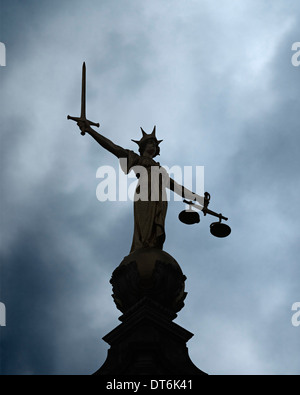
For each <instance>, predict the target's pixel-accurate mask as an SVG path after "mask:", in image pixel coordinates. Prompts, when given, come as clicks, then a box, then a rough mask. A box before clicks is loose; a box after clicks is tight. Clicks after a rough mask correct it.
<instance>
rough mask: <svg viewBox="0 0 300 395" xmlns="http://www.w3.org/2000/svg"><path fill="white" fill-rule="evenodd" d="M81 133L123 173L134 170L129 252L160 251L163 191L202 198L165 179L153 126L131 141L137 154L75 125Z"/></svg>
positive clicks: (164, 203)
mask: <svg viewBox="0 0 300 395" xmlns="http://www.w3.org/2000/svg"><path fill="white" fill-rule="evenodd" d="M77 124H78V126H79V128H80V129H81V131H82V134H84V133H88V134H89V135H91V136H92V137H93V138H94V139H95V140H96V141H97V142H98V143H99V144H100V145H101V146H102V147H103V148H105V149H106V150H107V151H109V152H111V153H112V154H114V155H115V156H116V157H117V158H119V159H121V161H120V164H121V168H122V170H123V171H124V172H125V174H128V173H129V172H130V171H131V170H134V172H135V173H136V176H137V178H138V179H139V182H138V185H137V188H136V192H135V198H134V234H133V241H132V246H131V250H130V252H133V251H136V250H138V249H140V248H148V247H155V248H159V249H163V244H164V241H165V238H166V234H165V218H166V213H167V208H168V202H167V194H166V189H167V188H169V189H170V190H172V191H174V192H175V193H177V194H179V195H180V196H182V197H184V198H186V199H189V200H196V201H198V202H199V203H200V204H203V200H204V198H203V197H201V196H199V195H197V194H194V193H193V192H191V191H190V190H188V189H186V188H184V187H183V186H181V185H179V184H178V183H176V181H174V180H173V179H172V178H171V177H169V175H168V173H167V171H166V170H165V169H164V168H163V167H161V166H160V163H159V162H156V161H155V160H154V159H153V158H155V157H156V156H157V155H159V153H160V147H159V144H160V143H161V142H162V140H157V138H156V127H155V126H154V129H153V131H152V133H151V134H147V133H145V131H144V130H143V129H142V128H141V130H142V133H143V136H142V138H141V139H140V140H139V141H137V140H132V141H134V142H135V143H137V144H138V146H139V153H140V154H139V155H138V154H136V153H135V152H133V151H131V150H128V149H124V148H122V147H120V146H118V145H116V144H114V143H113V142H112V141H110V140H109V139H108V138H106V137H104V136H102V135H101V134H99V133H97V132H96V131H95V130H94V129H92V128H91V126H90V124H89V122H82V121H80V122H78V123H77Z"/></svg>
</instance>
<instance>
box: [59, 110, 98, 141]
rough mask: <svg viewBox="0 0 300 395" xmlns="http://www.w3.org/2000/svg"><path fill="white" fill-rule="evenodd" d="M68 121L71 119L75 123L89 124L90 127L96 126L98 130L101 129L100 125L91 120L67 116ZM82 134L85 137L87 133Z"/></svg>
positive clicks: (82, 132)
mask: <svg viewBox="0 0 300 395" xmlns="http://www.w3.org/2000/svg"><path fill="white" fill-rule="evenodd" d="M67 119H71V120H72V121H75V122H77V123H78V122H84V123H88V124H89V126H96V127H97V128H99V127H100V123H95V122H92V121H89V120H88V119H86V118H81V117H80V118H78V117H71V116H70V115H68V116H67ZM80 134H81V135H82V136H84V135H85V132H84V131H81V133H80Z"/></svg>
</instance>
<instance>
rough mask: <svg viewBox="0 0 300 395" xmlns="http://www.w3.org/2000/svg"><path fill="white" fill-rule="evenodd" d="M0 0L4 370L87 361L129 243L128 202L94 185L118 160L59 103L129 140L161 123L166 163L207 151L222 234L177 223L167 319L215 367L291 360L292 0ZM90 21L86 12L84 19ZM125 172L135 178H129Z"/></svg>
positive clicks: (73, 368)
mask: <svg viewBox="0 0 300 395" xmlns="http://www.w3.org/2000/svg"><path fill="white" fill-rule="evenodd" d="M73 5H74V6H73V8H72V11H70V7H69V2H61V1H60V2H58V1H52V2H38V1H33V0H32V1H29V2H26V6H25V5H24V4H23V2H20V1H15V0H12V1H10V2H9V3H7V4H5V5H1V37H0V40H1V41H3V42H5V43H6V46H7V53H8V56H7V67H5V68H1V70H0V78H1V95H0V101H1V113H0V122H1V186H2V187H1V207H2V214H1V246H0V247H1V255H2V256H1V297H0V301H1V302H4V303H5V304H6V307H7V327H6V328H1V329H0V330H1V356H0V358H1V373H2V374H85V373H86V374H89V373H92V372H93V371H95V370H97V369H98V368H99V367H100V365H101V364H102V363H103V361H104V360H105V357H106V350H107V348H108V346H107V345H106V344H104V342H103V341H102V340H101V338H102V336H104V335H105V334H106V333H107V332H109V331H110V330H111V329H113V328H114V327H115V326H116V325H117V324H118V320H117V317H118V316H119V312H118V311H117V310H116V308H115V307H114V304H113V301H112V298H111V296H110V295H111V287H110V284H109V279H110V275H111V273H112V271H113V270H114V268H115V267H116V266H117V265H118V264H119V262H121V260H122V258H123V257H124V256H125V255H127V254H128V252H129V249H130V245H131V237H132V231H133V218H132V213H133V209H132V202H117V203H116V202H104V203H100V202H98V201H97V199H96V187H97V185H98V183H99V180H97V179H96V170H97V168H98V167H99V166H101V165H111V166H113V167H114V168H115V169H116V171H117V172H118V163H117V160H116V158H114V157H112V156H110V155H109V154H108V153H106V152H103V150H101V149H100V147H98V146H97V145H96V143H95V142H94V141H92V140H91V139H90V138H89V136H87V137H85V138H82V137H81V136H80V134H79V132H78V131H77V130H76V126H75V124H73V123H71V121H67V120H66V115H67V114H68V113H71V114H70V115H77V112H79V98H80V74H81V64H82V61H83V60H86V61H87V65H88V115H89V117H91V118H93V120H95V121H96V122H98V121H100V122H101V125H102V129H101V130H102V132H103V133H104V134H105V135H107V136H109V137H110V138H111V139H112V140H114V141H115V142H116V143H118V144H121V145H124V146H125V147H126V148H130V149H135V147H133V145H132V144H131V143H130V139H131V138H138V137H139V135H140V131H139V127H140V126H143V127H144V129H145V130H152V128H153V125H154V124H156V125H157V134H158V135H159V138H162V139H164V142H163V143H162V145H161V157H160V158H159V160H160V162H161V163H162V164H166V165H168V166H169V167H171V166H172V165H180V166H184V165H192V166H199V165H204V166H205V189H206V190H208V191H209V192H210V193H211V195H212V201H211V208H212V209H213V210H215V211H217V212H220V211H222V213H223V214H224V215H227V216H229V218H230V226H231V227H232V234H231V236H230V237H229V238H228V239H226V240H218V239H215V238H213V237H212V236H211V235H210V233H209V224H210V222H212V221H213V220H214V219H213V218H209V217H208V216H207V217H205V218H204V217H203V216H202V219H201V223H200V224H199V225H195V226H193V227H186V226H184V225H183V224H182V223H180V222H179V221H178V214H179V212H180V211H181V210H183V208H184V206H183V205H182V203H180V202H170V204H169V212H168V217H167V241H166V244H165V249H166V251H168V252H169V253H170V254H171V255H173V256H174V257H175V259H177V261H178V262H179V263H180V265H181V266H182V269H183V271H184V273H185V275H186V276H187V278H188V279H187V291H188V297H187V300H186V307H185V309H183V310H182V311H181V312H180V313H179V316H178V318H177V322H178V323H179V324H180V325H182V326H183V327H185V328H187V329H188V330H191V331H192V332H193V333H195V336H194V338H193V339H192V340H191V341H190V342H189V344H190V346H189V349H190V355H191V357H192V360H193V362H194V363H195V364H196V365H198V366H199V367H200V368H201V369H203V370H204V371H207V372H208V373H211V374H213V373H220V374H228V373H239V374H241V373H245V374H247V373H267V374H280V373H285V374H288V373H291V374H298V373H299V353H298V349H299V339H300V338H299V328H295V327H293V326H292V325H291V316H292V312H291V306H292V304H293V303H294V302H296V301H299V298H300V296H299V281H298V279H299V274H300V273H299V264H298V257H299V243H298V237H297V232H298V228H297V226H298V225H297V224H298V221H299V214H298V212H297V207H298V195H299V180H298V179H299V177H298V169H299V155H298V147H299V137H298V136H299V133H298V129H299V122H298V119H297V118H298V116H297V115H298V112H299V111H298V109H299V106H300V103H299V72H300V68H295V67H293V66H292V64H291V55H292V51H291V45H292V43H293V42H295V41H299V29H298V25H299V23H298V21H299V17H300V8H299V6H298V5H296V4H295V2H290V1H288V2H286V3H285V4H284V5H283V3H281V2H278V1H277V2H276V1H275V2H274V1H272V2H265V3H264V4H261V2H258V1H255V2H247V1H245V2H243V3H239V5H237V4H236V3H234V4H233V3H232V2H225V3H224V2H218V1H215V2H206V1H205V2H203V4H202V5H201V7H200V6H199V4H198V3H197V2H190V4H189V6H186V5H184V6H183V4H182V2H180V1H176V2H175V4H174V2H173V1H172V2H165V3H164V4H163V5H162V3H161V2H158V1H153V2H151V3H149V4H148V3H147V5H146V6H145V4H144V3H140V2H137V1H135V0H132V1H128V2H126V5H124V3H121V2H111V1H102V2H98V1H92V0H91V1H86V2H85V3H80V2H76V1H75V2H73ZM83 20H84V21H85V23H84V24H83V23H82V21H83ZM131 182H132V180H130V183H131Z"/></svg>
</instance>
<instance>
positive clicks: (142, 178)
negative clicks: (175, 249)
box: [67, 63, 230, 312]
mask: <svg viewBox="0 0 300 395" xmlns="http://www.w3.org/2000/svg"><path fill="white" fill-rule="evenodd" d="M85 104H86V67H85V63H84V64H83V67H82V93H81V116H80V117H71V116H69V115H68V117H67V118H68V119H71V120H73V121H75V122H77V125H78V126H79V128H80V130H81V134H82V135H85V134H86V133H87V134H89V135H90V136H92V137H93V138H94V139H95V140H96V141H97V143H99V144H100V145H101V146H102V147H103V148H104V149H106V150H107V151H109V152H111V153H112V154H113V155H115V156H116V157H117V158H118V159H119V160H120V165H121V168H122V170H123V171H124V173H125V174H128V173H129V172H130V171H131V170H133V171H134V172H135V174H136V177H137V178H138V185H137V187H136V192H135V197H134V233H133V241H132V245H131V250H130V254H129V255H128V256H127V257H125V258H124V259H123V261H122V262H121V264H120V265H119V266H118V267H117V268H116V269H115V270H114V272H113V274H112V278H111V281H110V282H111V284H112V285H113V292H114V293H113V298H114V301H115V303H116V305H117V307H118V309H120V310H121V311H122V312H125V311H127V310H128V309H129V308H131V307H132V306H134V305H135V304H136V303H138V302H139V301H141V300H142V298H143V297H144V296H146V297H147V298H149V297H150V298H152V299H153V300H155V301H156V302H158V303H159V304H161V305H162V306H165V307H167V308H168V309H171V310H173V311H175V312H178V311H179V310H180V309H181V308H182V307H183V305H184V303H183V301H184V299H185V296H186V292H184V282H185V279H186V277H185V276H184V275H183V273H182V271H181V268H180V266H179V264H178V263H177V262H176V260H175V259H174V258H173V257H172V256H171V255H169V254H168V253H166V252H165V251H163V244H164V241H165V239H166V234H165V219H166V214H167V207H168V202H167V193H166V190H167V189H170V190H171V191H173V192H175V193H177V194H179V195H180V196H182V197H184V198H186V199H189V201H187V200H185V202H186V203H188V204H189V205H190V208H191V207H192V204H193V207H195V208H198V209H199V210H202V212H203V213H204V215H206V214H211V215H214V216H216V217H218V218H219V221H220V222H219V223H216V222H215V223H214V224H212V225H211V233H212V234H213V235H214V236H217V237H226V236H227V235H228V234H229V233H230V228H229V227H228V226H227V225H224V224H221V220H222V219H225V220H227V218H225V217H223V216H222V214H217V213H215V212H213V211H211V210H209V209H208V208H207V206H208V204H209V199H210V195H209V194H208V193H207V192H206V193H205V194H204V197H201V196H199V195H197V194H195V193H193V192H191V191H190V190H188V189H186V188H185V187H183V186H182V185H179V184H178V183H177V182H176V181H175V180H173V179H172V178H171V177H170V176H169V174H168V173H167V171H166V170H165V169H164V168H163V167H161V166H160V163H159V162H156V161H155V160H154V158H155V157H156V156H157V155H159V153H160V147H159V145H160V143H161V142H162V140H157V138H156V127H155V126H154V129H153V131H152V133H150V134H147V133H146V132H145V131H144V130H143V129H142V128H141V130H142V138H141V139H140V140H132V141H134V142H135V143H136V144H137V145H138V146H139V154H137V153H135V152H134V151H131V150H128V149H124V148H122V147H120V146H118V145H116V144H114V143H113V142H112V141H111V140H109V139H108V138H106V137H104V136H102V135H101V134H100V133H98V132H96V131H95V130H94V129H92V127H91V126H97V127H99V126H100V125H99V124H97V123H94V122H91V121H89V120H88V119H87V118H86V109H85ZM195 201H196V202H198V203H199V204H200V205H196V204H194V202H195ZM189 211H190V212H188V215H187V216H186V215H184V218H183V217H180V216H181V214H182V213H186V212H182V213H180V215H179V219H180V220H181V221H182V222H184V223H187V224H192V223H197V222H199V219H198V218H196V219H195V215H196V216H199V215H198V213H196V212H194V211H193V210H189ZM187 217H189V218H187ZM212 226H213V227H212ZM226 227H227V228H226Z"/></svg>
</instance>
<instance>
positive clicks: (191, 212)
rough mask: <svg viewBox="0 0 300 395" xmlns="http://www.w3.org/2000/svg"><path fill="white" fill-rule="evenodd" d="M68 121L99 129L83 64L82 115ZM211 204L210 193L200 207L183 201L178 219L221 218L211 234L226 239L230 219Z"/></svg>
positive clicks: (205, 194) (69, 117)
mask: <svg viewBox="0 0 300 395" xmlns="http://www.w3.org/2000/svg"><path fill="white" fill-rule="evenodd" d="M67 119H71V120H72V121H75V122H77V123H78V122H85V123H87V124H89V125H90V126H96V127H99V126H100V124H99V123H95V122H92V121H89V120H88V119H87V118H86V65H85V63H83V66H82V91H81V115H80V117H71V116H70V115H68V117H67ZM81 135H82V136H84V135H85V132H83V131H82V132H81ZM209 202H210V194H209V193H208V192H205V193H204V205H203V206H200V205H198V204H196V203H195V202H194V201H189V200H185V199H184V200H183V203H185V204H187V205H188V206H189V208H188V209H186V210H183V211H181V213H180V214H179V216H178V218H179V220H180V221H181V222H182V223H184V224H186V225H194V224H197V223H199V222H200V215H199V212H198V211H196V210H195V209H198V210H200V211H202V213H203V215H204V216H206V215H207V214H209V215H212V216H214V217H217V218H219V221H217V222H213V223H212V224H211V225H210V233H211V234H212V235H213V236H215V237H219V238H224V237H227V236H229V235H230V233H231V229H230V227H229V226H228V225H226V224H224V223H223V222H222V220H224V221H227V220H228V218H226V217H224V216H223V215H222V214H217V213H216V212H214V211H212V210H210V209H209V208H208V205H209Z"/></svg>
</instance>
